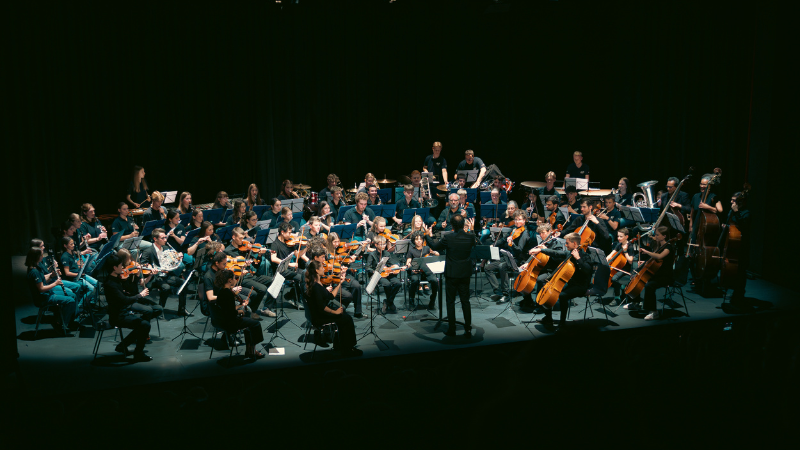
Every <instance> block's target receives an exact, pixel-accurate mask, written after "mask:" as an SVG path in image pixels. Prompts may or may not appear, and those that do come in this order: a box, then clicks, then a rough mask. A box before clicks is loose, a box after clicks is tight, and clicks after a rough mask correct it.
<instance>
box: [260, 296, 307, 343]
mask: <svg viewBox="0 0 800 450" xmlns="http://www.w3.org/2000/svg"><path fill="white" fill-rule="evenodd" d="M276 303H277V304H279V305H280V306H278V310H279V312H278V314H275V320H274V321H273V322H272V324H273V327H274V329H273V331H272V337H271V338H270V339H269V342H267V344H266V345H272V346H273V347H275V344H273V343H272V341H274V340H275V339H283V340H284V341H286V342H288V343H290V344H293V345H296V346H298V347H300V344H298V343H296V342H292V341H290V340H289V339H286V336H284V335H283V333H282V332H281V330H280V327H278V325H279V322H278V320H279V319H280V318H281V317H285V318H286V320H288V321H289V322H291V323H292V324H293V325H294V326H296V327H298V328H300V327H299V326H298V325H297V324H296V323H294V322H292V320H291V319H289V316H288V315H287V314H286V311H284V309H283V289H282V288H281V293H280V301H278V302H276ZM301 329H302V328H301Z"/></svg>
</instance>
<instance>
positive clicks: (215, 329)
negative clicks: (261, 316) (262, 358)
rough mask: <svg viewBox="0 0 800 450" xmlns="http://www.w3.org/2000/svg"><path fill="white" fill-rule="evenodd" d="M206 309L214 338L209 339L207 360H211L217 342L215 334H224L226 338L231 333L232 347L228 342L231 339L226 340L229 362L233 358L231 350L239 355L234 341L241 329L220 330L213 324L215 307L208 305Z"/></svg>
mask: <svg viewBox="0 0 800 450" xmlns="http://www.w3.org/2000/svg"><path fill="white" fill-rule="evenodd" d="M208 309H209V314H210V315H209V321H210V322H211V326H212V327H214V338H213V339H211V353H209V355H208V359H211V356H212V355H213V354H214V344H215V343H216V342H217V334H219V332H220V331H223V332H225V334H226V336H227V335H230V334H231V332H232V333H233V335H232V336H231V337H232V338H233V339H232V340H233V345H230V344H231V342H230V341H231V339H228V347H230V348H231V351H230V353H229V354H228V361H230V360H231V358H232V357H233V350H234V349H236V354H237V355H238V354H239V343H238V342H237V341H236V334H237V333H239V332H240V331H242V330H243V328H240V329H236V330H231V329H226V328H222V327H220V326H218V325H217V324H215V323H214V322H215V320H214V315H215V311H216V309H217V308H216V306H213V305H209V308H208Z"/></svg>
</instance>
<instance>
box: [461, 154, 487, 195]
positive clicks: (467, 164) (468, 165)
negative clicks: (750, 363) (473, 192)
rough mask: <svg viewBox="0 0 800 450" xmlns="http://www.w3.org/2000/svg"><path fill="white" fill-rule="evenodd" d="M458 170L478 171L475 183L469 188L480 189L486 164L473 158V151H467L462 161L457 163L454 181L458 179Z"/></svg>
mask: <svg viewBox="0 0 800 450" xmlns="http://www.w3.org/2000/svg"><path fill="white" fill-rule="evenodd" d="M459 170H480V172H479V173H478V179H477V181H475V182H474V183H472V185H471V186H470V187H471V188H472V189H477V188H478V187H480V185H481V181H483V177H484V176H485V175H486V164H484V163H483V160H482V159H480V158H476V157H475V152H474V151H472V150H467V151H465V152H464V160H463V161H461V162H460V163H458V167H457V168H456V175H455V179H458V171H459Z"/></svg>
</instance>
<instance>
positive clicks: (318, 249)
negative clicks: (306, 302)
mask: <svg viewBox="0 0 800 450" xmlns="http://www.w3.org/2000/svg"><path fill="white" fill-rule="evenodd" d="M333 234H334V235H335V234H336V233H333ZM324 242H325V243H324V244H323V245H313V246H309V249H308V252H307V253H308V256H309V258H310V259H311V261H316V262H317V263H318V264H325V261H327V260H328V259H332V258H333V256H334V255H335V254H336V248H335V247H334V248H333V253H330V248H329V246H333V245H336V246H337V247H338V245H339V237H338V236H336V237H335V238H334V239H330V237H329V238H328V239H326V240H325V241H324ZM310 266H311V263H309V267H310ZM306 271H308V268H307V269H306ZM346 275H347V267H346V266H342V276H343V277H344V279H343V280H342V282H341V283H340V286H341V288H340V289H339V292H340V293H341V297H342V301H341V304H342V307H343V308H344V309H347V307H348V306H350V303H353V307H354V308H355V311H354V313H353V316H354V317H355V318H357V319H362V318H364V317H365V316H364V313H363V311H362V309H361V284H359V283H358V281H356V280H355V277H352V278H347V277H346ZM306 290H308V286H306Z"/></svg>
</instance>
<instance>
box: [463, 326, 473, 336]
mask: <svg viewBox="0 0 800 450" xmlns="http://www.w3.org/2000/svg"><path fill="white" fill-rule="evenodd" d="M464 337H465V338H467V339H470V338H471V337H472V327H468V328H465V329H464Z"/></svg>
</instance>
